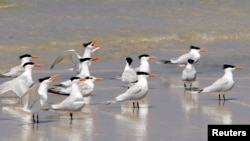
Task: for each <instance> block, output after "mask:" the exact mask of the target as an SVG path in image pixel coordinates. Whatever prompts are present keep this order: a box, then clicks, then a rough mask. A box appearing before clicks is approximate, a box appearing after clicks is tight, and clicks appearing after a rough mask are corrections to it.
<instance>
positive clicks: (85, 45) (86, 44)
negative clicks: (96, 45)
mask: <svg viewBox="0 0 250 141" xmlns="http://www.w3.org/2000/svg"><path fill="white" fill-rule="evenodd" d="M90 44H92V42H88V43H84V44H83V47H87V46H89V45H90Z"/></svg>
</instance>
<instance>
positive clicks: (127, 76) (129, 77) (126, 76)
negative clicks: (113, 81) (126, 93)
mask: <svg viewBox="0 0 250 141" xmlns="http://www.w3.org/2000/svg"><path fill="white" fill-rule="evenodd" d="M122 80H124V81H128V82H129V83H132V82H135V81H137V75H136V72H135V70H127V71H124V72H123V74H122Z"/></svg>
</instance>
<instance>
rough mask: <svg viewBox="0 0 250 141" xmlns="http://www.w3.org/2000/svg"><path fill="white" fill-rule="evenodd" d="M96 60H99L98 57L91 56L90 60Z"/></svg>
mask: <svg viewBox="0 0 250 141" xmlns="http://www.w3.org/2000/svg"><path fill="white" fill-rule="evenodd" d="M97 60H99V58H98V57H93V58H91V61H97Z"/></svg>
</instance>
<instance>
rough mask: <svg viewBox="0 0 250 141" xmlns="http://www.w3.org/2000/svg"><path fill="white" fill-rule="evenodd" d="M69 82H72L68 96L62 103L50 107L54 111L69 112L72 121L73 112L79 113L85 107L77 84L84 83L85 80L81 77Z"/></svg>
mask: <svg viewBox="0 0 250 141" xmlns="http://www.w3.org/2000/svg"><path fill="white" fill-rule="evenodd" d="M70 80H71V81H72V83H71V91H70V95H69V96H68V97H67V98H66V99H64V100H63V101H62V102H60V103H58V104H53V105H51V109H52V110H55V111H66V112H69V113H70V119H71V120H72V119H73V112H75V111H81V109H82V108H83V107H84V105H85V102H84V99H83V96H82V93H81V91H80V88H79V83H80V81H85V80H86V79H85V78H83V77H72V78H71V79H70Z"/></svg>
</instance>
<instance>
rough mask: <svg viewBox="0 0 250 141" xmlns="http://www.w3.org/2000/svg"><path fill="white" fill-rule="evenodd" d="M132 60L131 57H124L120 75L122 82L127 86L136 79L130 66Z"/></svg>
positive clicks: (134, 72)
mask: <svg viewBox="0 0 250 141" xmlns="http://www.w3.org/2000/svg"><path fill="white" fill-rule="evenodd" d="M132 62H133V60H132V58H131V57H127V58H126V65H125V68H124V70H123V73H122V76H121V80H122V82H123V83H125V84H127V85H128V87H130V86H131V85H133V84H134V83H136V82H137V80H138V78H137V74H136V71H135V69H134V68H132V66H131V64H132Z"/></svg>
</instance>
